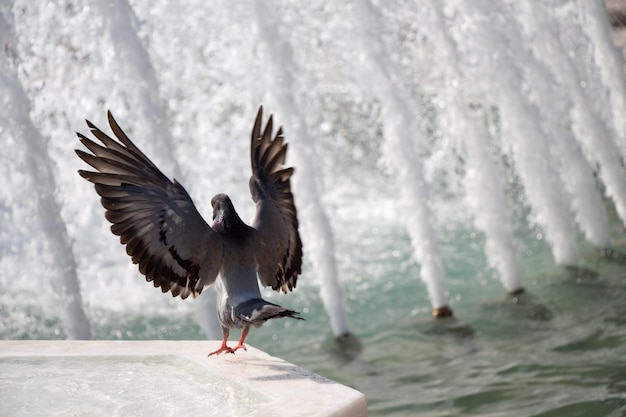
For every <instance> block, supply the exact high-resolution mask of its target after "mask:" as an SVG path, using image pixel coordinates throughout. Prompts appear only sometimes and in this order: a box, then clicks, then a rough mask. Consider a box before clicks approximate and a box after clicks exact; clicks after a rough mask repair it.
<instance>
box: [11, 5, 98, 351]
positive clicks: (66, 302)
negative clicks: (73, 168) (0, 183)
mask: <svg viewBox="0 0 626 417" xmlns="http://www.w3.org/2000/svg"><path fill="white" fill-rule="evenodd" d="M15 43H16V42H15V31H14V25H13V19H12V16H11V13H10V10H9V9H8V7H7V5H6V4H0V44H2V45H5V56H4V58H3V59H0V73H2V77H0V95H1V96H2V97H4V100H5V103H7V104H9V105H6V106H4V109H3V111H2V113H0V127H1V128H0V132H2V136H3V137H4V139H5V140H6V141H7V144H11V143H12V144H13V146H10V145H9V146H7V148H9V149H10V148H11V147H15V148H16V149H17V151H16V153H17V155H16V156H17V159H18V160H20V161H21V162H22V163H23V166H24V167H26V168H27V170H28V173H27V174H26V175H27V176H28V179H27V180H26V181H25V182H26V184H24V185H23V189H24V191H26V190H28V191H26V195H25V198H24V199H25V200H29V199H33V200H35V207H36V211H35V213H36V217H37V222H38V223H40V224H41V225H42V232H43V234H44V236H45V239H46V243H45V249H44V251H45V252H46V253H48V254H49V255H48V256H45V257H44V260H43V263H45V264H47V267H48V269H47V271H46V280H49V282H48V283H47V285H50V286H52V287H53V289H54V290H55V292H56V295H57V298H58V304H59V305H60V310H61V314H60V315H61V320H62V322H63V324H64V327H65V332H66V334H67V337H68V338H70V339H90V338H91V328H90V324H89V319H88V318H87V315H86V314H85V311H84V309H83V302H82V297H81V292H80V284H79V282H78V276H77V274H76V261H75V260H74V253H73V250H72V245H71V243H70V238H69V236H68V234H67V229H66V227H65V222H64V221H63V218H62V217H61V207H60V205H59V202H58V201H57V199H56V196H55V195H54V188H55V181H54V163H53V161H52V160H51V159H50V157H49V154H48V151H47V149H46V144H45V142H46V140H45V139H44V137H43V136H42V135H41V134H40V132H39V131H38V130H37V128H36V127H35V125H34V124H33V122H32V120H31V119H30V115H29V109H28V106H29V98H28V97H27V95H26V94H25V92H24V90H23V88H22V86H21V84H20V82H19V80H18V78H17V74H16V70H15V62H12V60H15V61H18V60H19V55H18V54H17V52H16V51H15V50H14V49H12V46H13V45H15ZM10 177H11V176H10V175H7V176H5V178H10ZM14 209H16V208H14ZM31 238H32V239H37V236H32V237H31ZM13 284H16V283H13ZM33 285H34V284H33Z"/></svg>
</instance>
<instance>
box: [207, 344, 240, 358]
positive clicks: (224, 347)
mask: <svg viewBox="0 0 626 417" xmlns="http://www.w3.org/2000/svg"><path fill="white" fill-rule="evenodd" d="M235 350H237V348H235V349H232V348H230V347H228V346H222V347H220V348H219V349H218V350H215V351H213V352H211V353H209V356H213V355H221V354H222V353H224V352H226V353H235Z"/></svg>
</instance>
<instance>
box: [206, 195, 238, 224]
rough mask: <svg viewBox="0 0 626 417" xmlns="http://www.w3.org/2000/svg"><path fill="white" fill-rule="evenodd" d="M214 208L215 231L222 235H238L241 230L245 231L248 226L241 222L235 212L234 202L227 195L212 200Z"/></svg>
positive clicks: (217, 196)
mask: <svg viewBox="0 0 626 417" xmlns="http://www.w3.org/2000/svg"><path fill="white" fill-rule="evenodd" d="M211 205H212V206H213V226H211V227H212V228H213V229H215V230H217V231H218V232H220V233H229V232H234V233H238V231H240V229H245V228H246V225H245V224H244V223H243V222H242V221H241V219H240V218H239V215H238V214H237V212H236V211H235V207H234V206H233V202H232V201H230V198H229V197H228V196H227V195H226V194H217V195H216V196H215V197H213V198H212V199H211Z"/></svg>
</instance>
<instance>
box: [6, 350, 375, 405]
mask: <svg viewBox="0 0 626 417" xmlns="http://www.w3.org/2000/svg"><path fill="white" fill-rule="evenodd" d="M219 343H220V342H217V341H208V342H207V341H73V340H71V341H70V340H63V341H48V340H34V341H17V340H15V341H13V340H12V341H0V364H2V362H3V361H4V362H5V363H9V361H18V365H17V366H18V367H19V366H20V365H19V361H20V360H22V361H24V360H26V359H29V358H30V359H33V358H36V359H37V360H38V361H39V362H37V368H38V374H39V375H41V374H42V372H41V371H42V369H40V368H42V367H43V368H45V367H46V363H48V362H45V360H46V359H48V358H59V361H58V362H61V363H62V362H63V361H64V360H67V359H68V358H69V359H71V358H75V359H76V358H80V360H81V361H87V362H80V363H82V364H83V365H79V366H82V367H83V368H84V364H89V363H90V362H89V361H90V360H91V359H89V358H90V357H91V358H92V359H93V358H107V359H108V360H109V361H108V362H107V363H108V364H109V365H106V366H108V367H109V368H111V367H113V368H114V369H116V370H117V363H122V362H124V363H131V364H132V363H137V364H141V363H142V358H151V359H150V360H147V362H148V364H147V365H144V368H143V369H144V372H143V374H142V375H141V376H140V377H139V378H141V381H144V382H143V383H142V384H140V385H141V386H142V388H143V390H144V391H145V390H146V386H148V387H149V386H150V372H151V370H152V369H155V367H159V366H160V365H159V364H160V363H166V362H168V360H167V358H170V359H172V360H175V361H176V362H174V366H176V369H178V368H179V366H178V364H185V365H189V364H190V363H193V364H194V365H195V366H193V372H191V373H186V374H183V375H184V379H185V380H186V381H180V385H181V386H182V387H181V389H184V385H183V384H190V381H189V380H188V379H189V378H188V376H189V375H191V377H193V378H194V379H195V380H196V381H194V384H195V385H194V386H196V387H198V386H200V387H202V388H203V389H201V390H198V391H204V386H206V390H207V392H210V391H211V387H212V386H213V387H215V388H217V387H219V388H220V389H222V390H224V389H226V391H227V392H228V391H229V390H228V385H231V387H232V389H230V392H237V393H238V394H240V397H241V396H244V398H246V401H247V399H248V398H257V399H259V401H258V404H248V409H249V411H247V412H246V414H244V415H246V416H258V417H261V416H263V417H266V416H321V417H323V416H328V417H331V416H333V417H340V416H350V417H352V416H354V417H361V416H366V415H367V404H366V399H365V396H364V395H363V394H362V393H360V392H358V391H356V390H354V389H352V388H349V387H346V386H344V385H341V384H339V383H337V382H334V381H331V380H329V379H326V378H324V377H322V376H319V375H316V374H314V373H312V372H310V371H307V370H305V369H302V368H299V367H297V366H295V365H293V364H290V363H288V362H285V361H284V360H282V359H278V358H275V357H272V356H270V355H268V354H267V353H265V352H263V351H261V350H258V349H256V348H254V347H251V346H248V350H247V352H246V351H238V352H237V353H236V354H234V355H231V354H228V355H227V354H222V355H220V356H217V357H211V358H208V357H207V354H208V352H210V351H213V350H215V349H217V347H218V346H219ZM42 361H43V362H42ZM54 362H55V361H54V359H53V360H52V361H50V362H49V363H51V364H54ZM169 362H170V366H172V364H171V361H169ZM111 363H113V364H114V365H113V366H111V365H110V364H111ZM12 366H13V368H14V369H17V368H15V366H16V365H12ZM98 366H102V361H98V360H94V361H93V365H90V366H89V371H91V372H92V374H93V373H95V375H96V376H97V375H98V373H99V372H100V371H99V370H98V368H97V367H98ZM145 366H149V367H148V368H146V367H145ZM60 369H64V365H61V367H60ZM78 369H82V368H78ZM145 369H147V372H145ZM31 371H32V369H30V370H25V371H24V377H25V378H28V377H29V375H32V373H31ZM44 371H45V369H44ZM155 371H156V369H155ZM55 372H57V373H58V372H59V371H58V370H56V371H55ZM67 372H69V375H65V376H62V377H67V378H70V379H71V380H72V381H78V382H79V383H80V379H81V378H82V377H83V373H82V372H76V370H75V369H74V370H68V371H67ZM165 372H166V375H167V377H168V383H171V384H174V386H176V380H175V378H176V377H177V373H174V374H173V375H172V376H171V377H170V376H169V374H167V373H168V372H169V371H168V370H166V371H165ZM181 372H184V371H181ZM44 374H45V372H44ZM40 378H41V377H40ZM16 379H17V380H19V375H18V376H17V378H16V377H15V376H13V377H9V376H8V375H7V374H5V373H4V372H3V373H0V388H2V390H1V391H5V390H6V391H8V390H10V389H11V387H10V385H11V381H15V380H16ZM51 384H54V382H53V381H51ZM132 384H133V382H132V381H131V387H132ZM86 385H87V386H91V387H93V385H95V386H96V389H97V387H98V384H93V383H92V384H91V385H89V384H86ZM82 386H85V384H82ZM190 386H191V385H190ZM15 388H18V389H19V388H20V387H15ZM156 388H158V387H156ZM6 391H5V392H6ZM246 393H250V394H254V395H247V394H246ZM166 394H167V392H166ZM132 395H133V393H131V392H124V397H125V398H130V397H132ZM142 395H145V392H142ZM193 395H194V397H197V398H198V401H203V399H202V396H203V392H194V394H193ZM165 397H166V396H164V393H163V392H162V391H160V390H158V389H154V399H153V401H154V402H158V401H165ZM235 398H236V397H235ZM112 400H115V399H114V398H113V399H112ZM3 401H4V400H3ZM173 401H176V399H173ZM206 401H207V403H206V407H207V409H209V408H210V409H212V410H216V407H223V403H220V402H218V404H211V403H210V398H209V399H207V400H206ZM214 401H217V400H215V399H214ZM61 403H63V401H61ZM55 404H56V402H55ZM174 404H175V402H174ZM152 405H154V403H152ZM202 405H203V404H202ZM5 406H7V407H8V405H7V404H6V403H5ZM170 406H171V405H170ZM174 406H175V405H174ZM217 409H218V410H219V408H217ZM41 411H44V410H41ZM180 415H181V416H182V415H183V414H180Z"/></svg>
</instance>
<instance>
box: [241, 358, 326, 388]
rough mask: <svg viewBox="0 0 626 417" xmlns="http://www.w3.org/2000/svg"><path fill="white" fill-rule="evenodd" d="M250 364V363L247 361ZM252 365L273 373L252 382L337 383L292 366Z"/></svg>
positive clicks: (275, 364)
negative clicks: (307, 381) (301, 380)
mask: <svg viewBox="0 0 626 417" xmlns="http://www.w3.org/2000/svg"><path fill="white" fill-rule="evenodd" d="M246 362H248V361H246ZM248 364H250V365H255V364H256V365H258V366H263V367H265V368H269V369H271V370H272V371H274V372H273V373H271V374H270V375H264V376H257V377H254V378H250V379H251V380H252V381H264V382H268V381H289V380H298V379H308V380H311V381H313V382H317V383H319V384H336V382H335V381H332V380H330V379H328V378H324V377H323V376H320V375H317V374H314V373H313V372H311V371H307V370H306V369H303V368H300V367H298V366H296V365H291V364H287V363H285V364H277V363H267V362H265V361H263V362H258V361H249V362H248Z"/></svg>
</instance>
